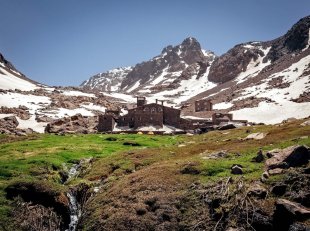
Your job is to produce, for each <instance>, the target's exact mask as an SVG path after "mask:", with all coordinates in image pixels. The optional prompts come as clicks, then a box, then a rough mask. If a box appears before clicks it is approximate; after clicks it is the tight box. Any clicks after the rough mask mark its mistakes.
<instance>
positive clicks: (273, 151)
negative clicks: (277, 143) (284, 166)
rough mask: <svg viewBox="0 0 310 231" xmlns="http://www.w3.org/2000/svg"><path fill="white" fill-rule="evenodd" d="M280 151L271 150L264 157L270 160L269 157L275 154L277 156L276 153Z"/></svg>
mask: <svg viewBox="0 0 310 231" xmlns="http://www.w3.org/2000/svg"><path fill="white" fill-rule="evenodd" d="M281 151H282V150H281V149H279V148H277V149H273V150H271V151H268V152H267V153H266V156H267V157H268V158H271V157H273V156H274V155H275V154H277V153H279V152H281Z"/></svg>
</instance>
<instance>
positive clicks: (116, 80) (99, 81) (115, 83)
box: [81, 67, 132, 92]
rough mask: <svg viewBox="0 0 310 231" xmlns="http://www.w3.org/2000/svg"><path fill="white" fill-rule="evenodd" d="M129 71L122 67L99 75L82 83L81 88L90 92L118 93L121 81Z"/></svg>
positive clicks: (129, 69)
mask: <svg viewBox="0 0 310 231" xmlns="http://www.w3.org/2000/svg"><path fill="white" fill-rule="evenodd" d="M131 70H132V67H122V68H116V69H113V70H110V71H107V72H104V73H99V74H97V75H94V76H92V77H91V78H90V79H88V80H86V81H84V82H83V83H82V84H81V86H82V87H84V88H87V89H91V90H94V89H96V90H100V91H104V92H119V91H120V90H121V89H120V86H121V84H122V81H123V80H124V78H125V77H126V76H127V74H128V73H129V72H130V71H131Z"/></svg>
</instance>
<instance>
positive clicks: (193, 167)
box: [180, 162, 201, 175]
mask: <svg viewBox="0 0 310 231" xmlns="http://www.w3.org/2000/svg"><path fill="white" fill-rule="evenodd" d="M197 166H198V163H195V162H191V163H188V164H186V165H184V166H183V168H182V169H181V171H180V172H181V173H182V174H191V175H198V174H200V172H201V171H200V170H199V169H198V168H197Z"/></svg>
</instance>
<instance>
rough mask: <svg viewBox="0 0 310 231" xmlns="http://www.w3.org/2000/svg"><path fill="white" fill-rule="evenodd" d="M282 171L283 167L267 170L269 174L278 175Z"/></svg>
mask: <svg viewBox="0 0 310 231" xmlns="http://www.w3.org/2000/svg"><path fill="white" fill-rule="evenodd" d="M283 172H284V169H282V168H274V169H270V170H268V173H269V175H271V176H274V175H279V174H282V173H283Z"/></svg>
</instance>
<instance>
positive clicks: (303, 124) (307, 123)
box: [300, 120, 310, 126]
mask: <svg viewBox="0 0 310 231" xmlns="http://www.w3.org/2000/svg"><path fill="white" fill-rule="evenodd" d="M300 125H301V126H309V125H310V120H306V121H305V122H303V123H302V124H300Z"/></svg>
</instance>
